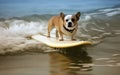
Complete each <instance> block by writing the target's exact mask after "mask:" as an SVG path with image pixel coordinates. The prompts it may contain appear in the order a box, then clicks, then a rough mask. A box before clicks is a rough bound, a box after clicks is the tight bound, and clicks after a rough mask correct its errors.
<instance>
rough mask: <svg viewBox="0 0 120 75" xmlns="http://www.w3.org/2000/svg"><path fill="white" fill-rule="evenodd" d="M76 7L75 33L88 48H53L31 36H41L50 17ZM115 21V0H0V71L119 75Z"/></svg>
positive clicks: (119, 26)
mask: <svg viewBox="0 0 120 75" xmlns="http://www.w3.org/2000/svg"><path fill="white" fill-rule="evenodd" d="M77 11H80V12H81V17H80V20H79V22H78V24H79V26H78V27H79V28H78V32H77V34H76V36H75V37H76V38H77V39H79V40H90V41H92V42H93V43H94V44H93V45H92V46H89V47H81V46H80V47H74V48H68V49H53V48H50V47H48V46H46V45H44V44H43V43H41V42H38V41H35V40H33V39H31V36H32V35H35V34H40V33H42V34H47V23H48V20H49V18H50V17H52V16H54V15H58V14H59V13H60V12H64V13H65V14H75V13H76V12H77ZM119 20H120V0H59V1H58V0H51V1H48V0H0V65H1V66H0V75H9V74H12V75H21V74H22V75H33V74H36V75H40V74H45V75H54V74H58V75H106V74H108V75H119V74H120V72H119V70H120V40H119V39H120V21H119ZM54 34H55V32H54V30H53V31H52V36H55V35H54ZM42 53H43V54H42ZM22 54H25V55H22ZM10 55H13V56H10ZM44 58H45V59H44ZM16 60H18V61H16ZM41 60H42V61H41ZM32 62H33V63H32ZM24 63H26V65H25V64H24ZM6 64H7V65H6ZM20 64H21V65H22V67H21V65H20ZM46 64H47V65H46ZM4 65H6V66H4ZM43 67H44V68H43ZM15 68H16V70H15ZM24 69H25V70H24ZM6 71H7V72H6ZM108 71H109V72H108ZM26 72H27V73H26Z"/></svg>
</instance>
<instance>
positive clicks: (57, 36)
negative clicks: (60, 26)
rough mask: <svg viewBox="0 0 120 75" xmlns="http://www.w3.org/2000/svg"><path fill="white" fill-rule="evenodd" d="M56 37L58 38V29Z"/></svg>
mask: <svg viewBox="0 0 120 75" xmlns="http://www.w3.org/2000/svg"><path fill="white" fill-rule="evenodd" d="M56 38H59V35H58V31H57V30H56Z"/></svg>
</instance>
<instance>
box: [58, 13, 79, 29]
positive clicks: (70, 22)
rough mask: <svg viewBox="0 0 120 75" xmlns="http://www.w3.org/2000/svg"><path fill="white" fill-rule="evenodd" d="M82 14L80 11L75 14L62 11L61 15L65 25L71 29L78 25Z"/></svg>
mask: <svg viewBox="0 0 120 75" xmlns="http://www.w3.org/2000/svg"><path fill="white" fill-rule="evenodd" d="M80 15H81V13H80V12H77V13H76V14H74V15H65V14H64V13H62V12H61V13H60V16H61V17H62V19H63V22H64V26H65V27H66V28H67V29H70V30H71V29H73V28H75V27H76V25H77V22H78V20H79V18H80Z"/></svg>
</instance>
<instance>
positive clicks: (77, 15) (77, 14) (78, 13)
mask: <svg viewBox="0 0 120 75" xmlns="http://www.w3.org/2000/svg"><path fill="white" fill-rule="evenodd" d="M80 15H81V13H80V12H77V13H76V14H75V16H76V18H77V21H78V20H79V18H80Z"/></svg>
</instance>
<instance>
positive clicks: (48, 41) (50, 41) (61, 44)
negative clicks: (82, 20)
mask: <svg viewBox="0 0 120 75" xmlns="http://www.w3.org/2000/svg"><path fill="white" fill-rule="evenodd" d="M32 38H33V39H35V40H37V41H39V42H42V43H43V44H45V45H47V46H50V47H53V48H68V47H74V46H80V45H92V42H91V41H79V40H76V41H72V40H70V39H65V40H64V41H59V39H57V38H55V37H50V38H48V37H47V36H45V35H40V34H38V35H33V36H32Z"/></svg>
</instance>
